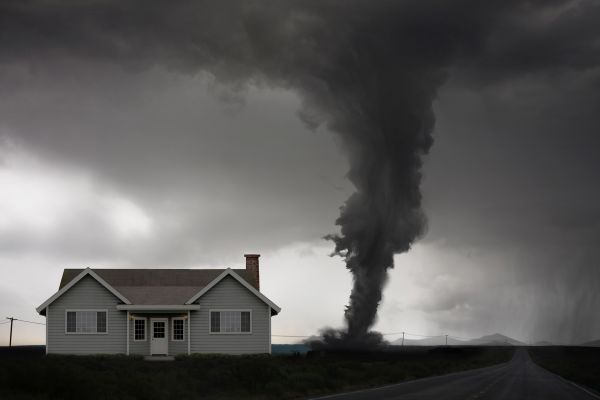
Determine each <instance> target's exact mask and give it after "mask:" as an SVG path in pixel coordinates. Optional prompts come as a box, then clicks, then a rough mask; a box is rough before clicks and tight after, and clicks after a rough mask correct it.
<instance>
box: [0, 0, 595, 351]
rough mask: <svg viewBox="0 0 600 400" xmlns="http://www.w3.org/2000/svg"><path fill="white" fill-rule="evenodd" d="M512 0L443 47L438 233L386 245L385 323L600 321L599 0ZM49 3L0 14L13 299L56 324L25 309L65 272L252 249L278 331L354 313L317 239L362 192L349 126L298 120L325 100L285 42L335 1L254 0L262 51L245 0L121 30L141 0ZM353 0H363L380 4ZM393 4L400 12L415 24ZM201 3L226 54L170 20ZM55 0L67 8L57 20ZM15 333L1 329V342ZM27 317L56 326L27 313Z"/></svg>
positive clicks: (1, 117) (589, 329)
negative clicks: (483, 24)
mask: <svg viewBox="0 0 600 400" xmlns="http://www.w3.org/2000/svg"><path fill="white" fill-rule="evenodd" d="M326 3H327V4H329V5H333V6H332V7H333V8H335V7H334V6H335V5H336V2H326ZM424 3H427V6H423V10H421V9H419V10H417V11H414V10H412V9H411V8H410V7H409V5H410V4H411V2H407V3H406V4H408V5H407V6H406V7H407V9H406V10H402V9H400V11H405V12H413V11H414V12H417V14H418V15H419V16H421V17H422V18H423V19H422V21H421V23H422V24H421V25H418V27H419V30H417V32H416V33H415V32H413V31H411V35H415V36H414V37H416V38H417V39H419V40H426V39H427V38H428V37H429V36H427V35H428V34H430V33H431V32H436V29H433V28H432V29H425V28H423V32H421V30H420V29H421V27H427V26H430V25H431V26H433V25H434V24H439V23H440V18H441V21H446V18H447V19H448V20H456V21H462V18H465V20H466V21H467V22H469V21H471V22H472V21H479V19H477V18H475V17H481V18H483V17H486V18H488V17H489V15H488V14H485V13H483V12H482V11H481V12H482V14H481V15H477V14H474V15H473V16H471V17H468V16H467V17H463V15H462V14H461V10H460V7H457V8H458V9H457V10H456V11H453V12H455V13H456V14H453V13H449V9H448V8H447V7H443V6H442V5H441V4H442V3H440V2H435V1H430V2H424ZM463 3H464V4H468V2H461V4H463ZM492 3H499V2H491V3H490V4H492ZM505 3H510V4H513V3H514V8H510V9H509V8H508V6H506V7H507V9H506V10H505V9H502V7H500V6H498V15H503V17H502V18H504V19H503V20H502V21H503V22H504V24H500V25H498V26H499V28H497V29H496V30H492V31H479V30H478V29H479V28H478V29H474V31H473V32H467V33H464V32H460V34H462V35H465V36H466V37H468V38H469V39H468V40H467V39H462V41H461V42H460V43H461V45H462V46H464V47H465V48H466V50H464V54H463V55H462V56H461V57H457V58H456V59H455V60H453V61H452V62H446V63H445V64H444V70H445V71H446V73H447V78H446V80H445V82H444V83H443V84H442V85H441V86H440V88H439V90H438V93H437V97H436V98H435V100H434V102H433V110H434V111H435V115H436V125H435V129H434V133H433V134H434V138H435V142H434V144H433V146H432V148H431V150H430V152H429V154H428V155H426V156H425V158H424V167H423V182H422V193H423V207H424V210H425V213H426V214H427V216H428V230H427V234H426V235H425V236H424V237H423V238H422V239H421V240H420V241H418V242H417V243H416V244H415V245H414V246H413V248H412V250H411V251H410V252H408V253H406V254H401V255H397V256H396V257H395V262H396V266H395V268H394V269H393V270H391V272H390V279H389V282H388V284H387V287H386V288H385V291H384V298H383V303H382V305H381V307H380V312H379V318H378V322H377V324H376V325H375V329H377V330H380V331H382V332H397V331H408V332H414V333H419V334H424V335H435V334H440V333H449V334H451V335H457V336H466V337H474V336H479V335H483V334H488V333H493V332H501V333H504V334H507V335H509V336H513V337H515V338H517V339H520V340H524V341H538V340H550V341H554V342H561V343H563V342H564V343H579V342H582V341H586V340H592V339H598V338H600V320H599V319H598V318H597V310H598V308H599V306H600V294H599V293H600V291H599V289H600V250H599V246H598V239H597V238H598V237H600V185H599V183H598V171H599V170H600V158H598V156H597V152H598V148H600V147H599V146H600V138H599V137H598V126H599V122H600V116H599V115H598V105H599V104H600V69H599V60H600V55H599V54H600V51H599V50H598V43H600V30H599V29H598V28H596V27H594V24H592V21H594V16H598V14H599V13H600V5H599V4H598V2H597V1H570V2H568V1H562V2H561V1H555V2H552V6H546V7H541V6H536V5H535V4H537V3H536V2H530V4H529V6H528V7H529V8H527V7H526V6H524V5H523V4H520V3H521V2H518V1H514V2H505ZM15 4H16V3H15ZM48 4H50V3H40V4H39V5H38V6H30V7H25V6H23V7H17V6H11V5H9V6H3V7H4V8H5V9H3V10H2V11H4V12H0V15H4V17H2V18H6V19H7V20H8V19H9V17H11V18H10V21H11V23H10V24H8V25H7V24H0V26H5V28H0V29H2V30H3V33H9V34H11V35H10V40H9V39H7V38H8V37H9V36H8V35H0V38H2V39H0V44H2V47H1V48H2V49H3V50H1V51H0V194H1V196H0V271H1V272H2V279H1V280H0V316H2V317H3V316H5V315H6V316H10V315H14V316H15V317H20V318H23V319H28V320H32V321H39V322H43V318H41V317H39V316H36V314H35V310H34V307H35V306H37V305H39V304H40V303H41V302H43V301H44V300H45V299H46V298H48V297H49V296H50V295H51V294H52V293H54V291H56V289H57V288H58V282H59V279H60V274H61V270H62V269H63V268H67V267H71V268H78V267H85V266H91V267H98V268H102V267H106V268H109V267H112V268H114V267H146V268H151V267H173V268H186V267H224V266H231V267H241V266H242V265H243V254H244V253H245V252H259V253H261V254H262V255H263V256H262V257H261V279H262V283H261V287H262V289H263V291H264V292H265V294H266V295H267V296H269V297H270V298H271V299H272V300H274V301H275V302H276V303H277V304H278V305H280V306H281V307H282V308H283V312H282V313H281V314H280V315H279V316H277V317H275V318H274V319H273V332H274V333H276V334H283V335H308V334H313V333H315V332H317V331H318V330H319V329H320V328H322V327H324V326H333V327H339V326H341V325H342V323H343V310H344V306H345V305H346V304H347V302H348V294H349V292H350V290H351V287H352V281H351V276H350V275H349V273H348V271H347V270H346V269H345V265H344V262H343V260H342V259H340V258H339V257H334V258H331V257H329V254H330V253H331V252H332V251H333V243H331V242H329V241H326V240H324V239H323V236H324V235H326V234H329V233H334V232H337V231H338V229H339V228H338V227H336V225H335V220H336V218H337V216H338V215H339V207H340V206H341V205H343V204H344V201H345V200H346V199H347V198H348V196H349V195H350V194H351V193H352V192H353V191H354V185H353V184H352V183H351V182H350V181H349V180H348V179H347V177H346V173H347V171H348V169H349V168H350V162H351V161H352V156H351V157H350V158H349V157H348V153H349V149H348V146H347V142H346V141H345V139H344V137H342V136H340V135H339V134H338V133H337V132H335V130H336V128H335V126H331V124H330V123H329V124H328V123H323V124H320V125H319V126H318V127H317V128H316V129H311V128H312V127H311V126H309V125H310V124H307V119H309V120H310V119H311V118H312V119H316V120H318V119H319V118H321V116H320V115H318V114H319V112H320V111H321V110H329V108H328V107H331V106H330V105H328V106H324V105H323V104H322V103H321V102H320V101H323V99H322V98H319V99H317V100H315V99H314V98H313V97H314V92H311V91H310V90H308V89H307V87H308V86H307V85H308V84H307V83H306V82H307V80H306V79H305V78H306V77H305V76H304V75H301V74H296V70H289V69H286V68H284V67H282V66H280V65H279V64H278V63H277V62H278V60H280V58H279V55H280V54H285V55H286V57H284V59H285V62H290V60H288V59H287V58H288V56H287V54H288V53H289V54H291V55H290V56H289V58H292V59H293V61H294V63H296V64H301V63H302V62H305V61H307V60H313V61H314V64H315V65H320V64H323V65H325V64H326V63H327V62H328V59H327V57H325V55H321V54H320V53H319V51H322V50H323V48H322V47H320V48H318V49H317V50H318V51H317V50H314V49H313V48H312V47H311V43H310V42H305V41H302V40H301V39H303V38H304V37H305V36H303V35H301V34H296V30H294V29H297V30H298V31H299V32H304V31H302V30H303V29H308V28H306V26H309V27H313V25H314V26H317V27H319V24H320V23H322V21H320V20H319V19H318V18H316V17H315V15H317V16H321V15H325V16H327V15H328V14H327V13H328V12H331V11H330V10H329V9H324V10H313V9H308V10H307V9H304V8H302V6H301V5H298V4H301V3H290V4H293V6H292V5H290V6H289V9H284V10H280V9H276V10H271V11H269V10H268V9H269V8H268V7H266V6H265V7H264V9H263V8H262V5H263V3H261V2H257V3H253V4H255V7H256V9H254V10H252V18H251V20H252V21H254V22H256V21H255V19H256V18H258V17H257V15H258V16H259V17H260V18H258V21H259V23H266V22H272V21H278V22H280V23H281V26H280V25H276V27H285V28H286V30H283V28H281V29H282V31H281V32H283V33H281V32H280V31H279V30H278V29H276V28H273V29H272V30H268V34H269V35H271V36H269V38H270V39H269V41H266V42H267V44H268V45H270V46H272V48H271V47H269V48H268V49H267V48H266V47H265V48H262V47H261V48H260V49H259V50H261V51H263V50H264V51H265V52H266V53H268V54H269V56H265V57H264V58H260V59H257V60H254V59H252V62H250V61H248V59H246V58H244V57H245V56H239V53H236V52H234V51H233V50H236V49H237V50H239V48H245V47H244V46H245V45H244V44H243V43H245V42H244V40H245V39H243V38H244V36H243V35H242V36H239V35H241V33H240V32H245V30H244V29H246V30H251V29H252V26H250V27H248V26H249V25H243V26H242V27H241V28H240V27H239V26H238V25H239V24H237V23H236V22H238V19H236V18H237V16H238V14H243V12H242V11H239V10H240V9H242V8H243V7H239V6H237V5H233V4H234V3H231V5H230V7H231V9H224V8H223V7H216V6H215V7H213V6H211V5H210V4H208V5H207V4H197V5H186V6H185V7H182V8H181V9H177V10H168V12H167V11H165V14H166V15H165V17H164V18H165V20H164V21H163V20H161V17H160V15H161V13H156V12H155V11H156V10H153V9H152V8H151V7H149V9H147V10H144V12H141V13H140V15H137V16H136V17H132V21H131V25H129V24H124V23H119V22H117V23H115V25H111V24H108V23H106V21H107V20H109V19H110V18H114V17H115V15H116V17H119V16H121V17H123V15H128V14H120V13H119V12H120V11H118V10H117V11H115V9H118V8H119V7H115V6H114V4H111V3H110V2H94V3H90V5H89V7H90V9H89V10H88V9H85V7H75V10H73V9H72V7H71V8H69V7H68V3H64V4H66V5H67V6H64V7H63V6H58V5H56V4H54V5H52V6H48ZM57 4H58V3H57ZM211 4H212V3H211ZM351 4H353V6H352V7H348V9H349V10H345V11H344V12H345V13H348V15H347V16H349V17H352V16H356V17H357V18H358V14H360V16H361V18H362V17H364V18H367V19H368V17H370V16H373V18H375V17H377V16H378V15H379V14H377V13H375V12H374V11H373V12H372V11H371V9H370V6H368V2H364V3H363V2H352V3H351ZM381 4H382V5H381V6H378V7H372V8H376V9H377V8H379V7H384V6H385V5H387V4H388V3H385V2H382V3H381ZM548 4H550V3H548ZM94 7H97V8H94ZM186 7H187V8H186ZM190 7H194V9H195V11H196V12H195V13H193V14H191V15H190V13H189V12H186V10H187V11H189V8H190ZM295 7H296V8H295ZM511 7H512V6H511ZM225 8H227V7H225ZM415 8H418V7H416V6H415ZM490 8H492V9H493V6H492V5H490ZM123 9H126V7H124V6H123ZM94 10H96V11H97V10H103V11H105V12H104V13H103V12H89V13H88V11H94ZM290 10H291V11H290ZM121 11H122V10H121ZM392 11H398V10H397V7H392ZM244 12H245V11H244ZM223 13H225V14H223ZM311 13H314V14H311ZM7 15H8V16H7ZM82 15H83V18H82ZM290 15H291V16H290ZM401 15H402V14H401V13H399V14H397V15H396V14H394V13H390V18H392V19H393V18H396V17H397V19H398V21H397V24H398V25H402V23H403V22H405V18H403V17H401ZM76 16H78V18H79V19H78V21H80V22H74V21H75V17H76ZM210 16H213V19H214V18H216V17H215V16H217V17H220V18H222V20H221V22H223V23H222V24H218V23H216V22H215V25H216V27H212V26H209V27H208V28H206V29H203V30H201V31H199V32H193V34H197V36H194V37H195V38H196V39H197V40H198V41H199V43H209V44H210V45H209V46H208V47H209V50H206V51H207V52H208V53H210V54H214V55H218V56H219V57H215V58H209V61H206V60H204V59H202V60H200V59H196V57H201V55H202V54H204V53H202V52H200V55H199V54H198V53H197V48H195V47H190V46H189V45H182V44H181V42H180V41H178V39H179V38H180V37H184V36H185V34H187V33H189V32H187V31H186V29H188V28H189V26H188V25H187V24H189V23H192V22H195V20H194V18H198V20H199V21H202V22H205V23H207V24H208V25H210V24H209V22H207V21H208V20H211V18H209V17H210ZM482 16H483V17H482ZM167 17H168V18H167ZM534 17H535V18H534ZM52 18H55V19H56V20H57V21H61V22H62V23H65V22H71V24H70V25H69V24H67V25H65V26H62V25H61V26H60V27H52V24H49V22H48V20H49V19H52ZM144 18H145V19H144ZM240 18H241V20H244V18H243V17H240ZM261 18H264V20H262V19H261ZM494 18H496V16H495V14H494ZM498 18H500V17H498ZM178 19H179V20H178ZM525 19H526V22H525V21H524V20H525ZM81 21H83V22H81ZM99 21H100V22H99ZM117 21H119V20H118V18H117ZM148 21H150V22H148ZM161 21H162V22H164V24H162V25H161V24H159V22H161ZM225 21H227V22H231V25H229V28H228V29H225V28H224V27H223V26H222V25H227V24H225V23H224V22H225ZM244 21H245V22H248V21H246V20H244ZM326 21H327V22H329V23H331V24H334V23H336V20H327V19H326ZM348 21H349V22H348V24H349V26H352V24H353V23H356V24H358V22H356V21H354V19H352V18H350V19H349V20H348ZM121 22H122V21H121ZM178 22H179V24H178ZM294 24H296V25H294ZM394 24H396V22H394ZM179 25H181V26H182V28H181V31H179V30H177V29H175V28H174V27H178V26H179ZM475 25H476V24H475ZM123 26H129V27H130V31H128V30H127V29H124V28H123ZM290 26H292V27H291V28H290ZM469 26H470V25H469ZM334 27H335V26H334ZM311 29H313V28H311ZM344 29H345V28H344ZM344 29H341V28H340V29H339V30H338V29H333V31H334V32H335V35H334V36H332V38H331V40H332V41H333V40H341V39H339V38H338V36H337V35H339V36H340V37H342V38H343V37H345V36H344V35H346V34H347V32H346V31H345V30H344ZM348 29H349V28H348ZM440 29H441V28H440ZM315 31H319V30H318V29H316V28H315ZM442 31H443V30H442ZM252 32H254V31H252ZM290 32H292V33H290ZM311 32H313V31H311ZM444 32H445V31H444ZM278 33H281V35H282V37H283V39H281V41H278V36H276V34H278ZM211 35H214V36H211ZM478 35H480V36H478ZM421 36H423V37H425V38H424V39H423V38H422V37H421ZM410 37H411V38H412V37H413V36H410ZM107 38H108V39H107ZM215 38H216V39H215ZM240 38H241V39H240ZM271 38H272V41H270V40H271ZM484 38H485V40H484ZM415 40H416V39H415ZM427 40H429V39H427ZM434 40H438V39H434ZM404 41H408V39H406V40H404V39H403V43H404ZM481 41H484V42H485V44H481V43H480V42H481ZM232 43H233V44H232ZM240 43H242V44H240ZM252 43H254V42H252ZM256 43H261V44H263V43H265V41H258V42H256ZM256 43H254V44H256ZM307 43H308V44H307ZM332 43H334V44H335V42H332ZM417 43H418V42H417ZM440 43H445V39H444V40H441V39H440ZM9 44H10V45H9ZM217 45H218V46H217ZM279 45H286V46H290V45H294V47H291V48H290V47H286V46H283V47H279ZM211 46H213V47H211ZM237 46H239V48H238V47H237ZM265 46H266V44H265ZM308 48H310V49H311V50H310V51H309V50H306V49H308ZM325 48H326V46H325ZM434 48H435V46H434ZM443 48H445V47H443ZM215 49H218V50H215ZM254 50H255V51H258V50H256V48H254ZM211 52H212V53H211ZM303 52H304V53H303ZM232 54H233V55H232ZM271 54H273V55H271ZM298 54H300V55H298ZM435 54H437V53H435ZM275 55H277V56H275ZM292 56H294V57H292ZM296 56H297V57H296ZM419 56H422V55H421V54H419ZM391 58H394V57H391ZM276 61H277V62H276ZM282 64H283V61H282ZM251 66H252V67H251ZM254 67H256V68H257V69H259V70H260V71H259V72H256V71H255V70H254ZM311 67H312V66H311ZM298 68H299V69H298V70H302V69H301V67H298ZM323 68H325V69H326V67H323ZM273 71H276V72H273ZM290 71H291V72H290ZM302 71H304V70H302ZM399 73H401V72H399ZM265 76H266V78H265ZM298 82H300V83H298ZM311 87H312V86H311ZM395 90H397V91H399V92H402V87H398V88H395ZM307 99H308V100H307ZM307 103H308V104H307ZM299 112H300V113H301V114H302V116H303V118H299V116H298V114H299ZM307 112H309V113H313V115H310V116H309V117H310V118H308V117H307V116H306V113H307ZM328 112H331V111H330V110H329V111H328ZM314 113H316V114H317V115H314ZM7 335H8V329H7V324H5V325H0V345H1V344H4V343H5V342H7ZM15 335H16V340H15V341H16V343H41V342H42V341H43V340H44V330H43V327H39V326H34V325H24V324H20V325H18V326H17V327H16V332H15ZM394 338H395V337H388V339H394ZM289 341H290V339H278V340H274V342H289Z"/></svg>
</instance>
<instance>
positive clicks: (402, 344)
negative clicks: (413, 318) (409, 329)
mask: <svg viewBox="0 0 600 400" xmlns="http://www.w3.org/2000/svg"><path fill="white" fill-rule="evenodd" d="M402 346H404V332H402Z"/></svg>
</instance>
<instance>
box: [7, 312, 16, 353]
mask: <svg viewBox="0 0 600 400" xmlns="http://www.w3.org/2000/svg"><path fill="white" fill-rule="evenodd" d="M6 319H10V336H9V339H8V347H9V348H11V347H12V326H13V321H14V320H15V318H13V317H10V318H9V317H6Z"/></svg>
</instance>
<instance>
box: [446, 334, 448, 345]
mask: <svg viewBox="0 0 600 400" xmlns="http://www.w3.org/2000/svg"><path fill="white" fill-rule="evenodd" d="M446 346H448V335H446Z"/></svg>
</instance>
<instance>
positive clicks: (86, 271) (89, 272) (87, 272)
mask: <svg viewBox="0 0 600 400" xmlns="http://www.w3.org/2000/svg"><path fill="white" fill-rule="evenodd" d="M88 275H89V276H91V277H92V278H94V279H95V280H96V281H97V282H98V283H99V284H100V285H102V286H104V288H105V289H106V290H108V291H109V292H111V293H112V294H113V295H114V296H115V297H116V298H118V299H119V300H121V301H122V302H123V303H125V304H131V302H130V301H129V300H128V299H127V298H126V297H125V296H123V295H122V294H121V293H120V292H119V291H118V290H116V289H115V288H114V287H112V286H111V285H110V284H108V282H106V281H105V280H104V279H102V278H101V277H100V276H98V274H96V273H95V272H94V271H92V270H91V269H90V268H86V269H84V270H82V271H81V272H80V273H79V274H78V275H77V276H75V277H74V278H73V279H71V281H70V282H69V283H67V284H65V285H64V286H62V287H61V288H60V289H59V290H58V292H56V293H54V294H53V295H52V296H51V297H50V298H49V299H48V300H46V301H45V302H44V303H42V304H41V305H40V306H39V307H37V308H36V311H37V312H38V313H40V314H41V313H42V311H44V310H46V307H48V306H49V305H50V304H51V303H53V302H54V301H55V300H56V299H58V298H59V297H60V296H62V295H63V294H65V293H66V292H67V291H68V290H69V289H71V288H72V287H73V286H75V284H77V282H79V281H80V280H82V279H83V278H85V277H86V276H88ZM63 277H64V276H63Z"/></svg>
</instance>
